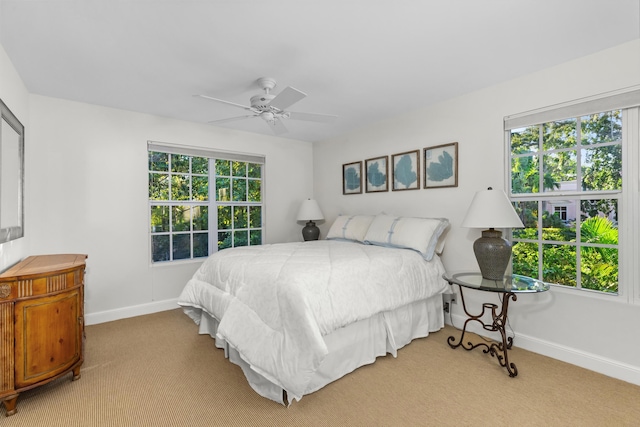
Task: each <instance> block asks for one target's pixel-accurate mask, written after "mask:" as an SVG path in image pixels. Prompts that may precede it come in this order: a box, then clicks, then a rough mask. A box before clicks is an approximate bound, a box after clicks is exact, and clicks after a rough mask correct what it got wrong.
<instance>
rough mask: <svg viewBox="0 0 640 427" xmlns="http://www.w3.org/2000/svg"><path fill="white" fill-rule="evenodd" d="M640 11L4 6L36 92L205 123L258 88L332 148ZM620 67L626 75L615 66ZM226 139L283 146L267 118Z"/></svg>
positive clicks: (56, 2)
mask: <svg viewBox="0 0 640 427" xmlns="http://www.w3.org/2000/svg"><path fill="white" fill-rule="evenodd" d="M639 20H640V0H517V1H516V0H385V1H381V0H271V1H263V0H209V1H204V0H201V1H195V0H164V1H163V0H128V1H125V0H42V1H38V0H0V43H2V46H3V47H4V49H5V50H6V52H7V54H8V55H9V57H10V59H11V61H12V62H13V64H14V66H15V67H16V69H17V70H18V73H19V74H20V76H21V77H22V79H23V80H24V82H25V85H26V86H27V89H28V90H29V91H30V92H31V93H35V94H40V95H45V96H51V97H56V98H64V99H70V100H75V101H80V102H86V103H91V104H98V105H104V106H108V107H114V108H120V109H125V110H131V111H138V112H143V113H150V114H155V115H160V116H166V117H173V118H177V119H182V120H188V121H193V122H200V123H205V122H207V121H210V120H215V119H223V118H228V117H234V116H241V115H244V114H246V112H245V111H243V110H241V109H240V108H236V107H233V106H230V105H225V104H219V103H216V102H213V101H208V100H206V99H202V98H197V97H193V95H194V94H206V95H209V96H212V97H216V98H223V99H226V100H229V101H232V102H234V103H238V104H243V105H249V98H250V97H251V96H252V95H255V94H257V93H260V92H261V91H260V89H259V88H258V86H257V84H256V82H255V81H256V79H257V78H259V77H263V76H265V77H273V78H275V79H276V80H277V82H278V86H277V87H276V88H275V89H274V91H273V93H276V94H277V93H278V92H279V90H282V89H283V88H284V87H286V86H292V87H294V88H296V89H299V90H302V91H303V92H306V93H307V94H308V96H307V98H305V99H303V100H302V101H300V102H298V103H297V104H295V105H294V106H292V107H291V108H290V110H292V111H301V112H313V113H323V114H335V115H338V116H339V119H338V120H337V121H336V122H335V123H333V124H320V123H313V122H304V121H293V120H287V121H286V126H287V128H288V129H289V133H287V134H285V135H283V136H284V137H287V138H293V139H298V140H305V141H322V140H325V139H327V138H330V137H334V136H336V135H340V134H344V133H346V132H349V131H352V130H355V129H357V128H360V127H363V126H366V125H367V124H369V123H371V122H376V121H380V120H384V119H386V118H390V117H393V116H397V115H400V114H403V113H406V112H408V111H411V110H415V109H418V108H421V107H424V106H428V105H430V104H433V103H437V102H439V101H442V100H445V99H447V98H451V97H455V96H458V95H461V94H464V93H468V92H471V91H474V90H477V89H480V88H483V87H488V86H491V85H493V84H496V83H499V82H501V81H505V80H508V79H513V78H515V77H518V76H520V75H524V74H528V73H531V72H534V71H536V70H540V69H543V68H547V67H550V66H553V65H555V64H559V63H562V62H565V61H568V60H571V59H574V58H578V57H581V56H584V55H587V54H590V53H593V52H597V51H600V50H602V49H606V48H609V47H612V46H615V45H618V44H620V43H624V42H627V41H630V40H633V39H638V38H640V23H639ZM612 65H615V64H612ZM221 126H225V127H229V128H233V129H240V130H245V131H249V132H256V133H261V134H266V135H271V134H272V133H271V130H270V129H269V128H268V126H267V125H266V124H265V123H264V122H263V121H261V120H260V119H250V120H242V121H237V122H230V123H226V124H224V125H221Z"/></svg>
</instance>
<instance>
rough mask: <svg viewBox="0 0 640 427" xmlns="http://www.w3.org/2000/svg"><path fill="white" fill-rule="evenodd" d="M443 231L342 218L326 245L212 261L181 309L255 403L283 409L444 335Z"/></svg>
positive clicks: (261, 249) (426, 223)
mask: <svg viewBox="0 0 640 427" xmlns="http://www.w3.org/2000/svg"><path fill="white" fill-rule="evenodd" d="M448 226H449V223H448V221H447V220H446V219H442V218H407V217H394V216H390V215H377V216H367V215H352V216H339V217H338V218H337V219H336V220H335V222H334V223H333V225H332V226H331V229H330V230H329V233H328V234H327V238H326V240H319V241H312V242H293V243H280V244H269V245H260V246H248V247H238V248H233V249H225V250H222V251H219V252H217V253H215V254H213V255H212V256H210V257H209V258H207V260H206V261H205V262H203V264H202V266H201V267H200V268H199V269H198V271H197V272H196V273H195V274H194V276H193V277H192V278H191V279H190V280H189V281H188V282H187V284H186V286H185V288H184V289H183V291H182V293H181V295H180V297H179V299H178V304H179V305H180V306H181V307H182V309H183V310H184V312H185V313H186V314H187V315H188V316H189V317H190V318H191V319H193V321H194V322H195V323H196V324H197V325H199V333H201V334H208V335H210V336H211V337H213V338H214V339H215V342H216V346H217V347H218V348H222V349H224V351H225V356H226V357H228V358H229V360H230V361H231V362H233V363H235V364H237V365H239V366H240V367H241V368H242V370H243V372H244V374H245V376H246V378H247V380H248V382H249V384H250V385H251V387H252V388H253V389H254V390H255V391H256V392H257V393H258V394H260V395H261V396H263V397H266V398H268V399H271V400H274V401H276V402H279V403H282V404H285V405H287V404H291V403H292V402H294V401H297V400H300V399H301V398H302V397H303V396H304V395H307V394H310V393H313V392H314V391H317V390H319V389H320V388H322V387H324V386H325V385H327V384H329V383H331V382H332V381H335V380H337V379H339V378H341V377H342V376H344V375H346V374H348V373H350V372H352V371H353V370H355V369H357V368H358V367H360V366H363V365H365V364H370V363H373V362H374V361H375V359H376V358H377V357H379V356H384V355H386V354H388V353H389V354H392V355H393V356H394V357H395V356H396V352H397V350H398V349H400V348H402V347H403V346H405V345H407V344H408V343H409V342H411V341H412V340H413V339H416V338H422V337H426V336H428V335H429V333H430V332H434V331H437V330H439V329H441V328H442V327H443V326H444V315H443V305H442V296H441V294H442V293H443V292H444V291H445V290H446V289H447V283H446V282H445V281H444V280H443V278H442V275H443V273H444V272H445V270H444V267H443V265H442V262H441V260H440V257H439V255H438V254H439V253H440V252H441V250H442V244H443V240H444V235H445V234H446V230H447V228H448Z"/></svg>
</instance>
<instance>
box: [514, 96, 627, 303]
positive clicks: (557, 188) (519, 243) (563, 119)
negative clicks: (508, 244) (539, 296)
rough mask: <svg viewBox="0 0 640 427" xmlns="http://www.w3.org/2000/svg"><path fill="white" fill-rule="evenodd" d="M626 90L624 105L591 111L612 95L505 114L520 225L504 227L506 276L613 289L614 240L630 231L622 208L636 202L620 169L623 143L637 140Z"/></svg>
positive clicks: (616, 273)
mask: <svg viewBox="0 0 640 427" xmlns="http://www.w3.org/2000/svg"><path fill="white" fill-rule="evenodd" d="M631 94H632V95H633V96H632V102H630V103H629V102H627V104H631V105H623V106H624V107H625V108H618V109H609V110H597V109H596V108H597V107H602V106H603V105H604V106H611V105H612V104H613V105H615V103H616V101H620V97H619V96H612V97H611V98H606V99H605V100H604V101H603V100H602V99H600V100H596V101H592V102H586V103H584V104H573V105H570V106H568V107H564V108H558V109H554V110H546V111H542V112H538V113H530V114H528V115H526V116H520V117H509V118H506V119H505V131H506V139H507V141H508V144H509V145H508V147H509V152H510V156H509V162H510V176H509V189H510V198H511V200H512V202H513V204H514V207H515V209H516V212H517V213H518V214H519V216H520V218H521V219H522V222H523V224H524V226H525V227H524V228H523V229H514V230H513V231H512V240H513V259H512V268H513V273H516V274H522V275H525V276H531V277H536V278H539V279H541V280H544V281H546V282H550V283H554V284H558V285H561V286H563V287H565V288H574V289H582V290H591V291H597V292H599V293H603V294H618V293H619V292H620V283H621V282H620V275H621V271H622V270H623V268H622V267H623V265H622V263H621V262H620V260H621V259H623V257H622V253H621V252H622V251H623V245H622V242H619V239H618V238H619V236H625V235H629V234H630V233H628V234H625V233H624V232H623V230H628V231H633V230H634V228H633V225H632V224H631V222H632V221H631V219H630V218H631V215H627V216H625V206H633V205H634V204H636V203H637V201H634V200H633V199H634V198H637V196H634V195H633V194H632V192H631V191H630V190H629V189H630V187H631V185H630V184H628V183H631V182H633V179H637V177H634V178H631V175H630V169H631V168H624V167H623V165H624V164H625V162H626V161H627V159H626V157H627V154H626V153H628V152H629V150H630V149H626V147H628V146H629V145H631V143H630V141H636V144H637V141H638V126H637V117H638V108H637V107H635V106H634V104H635V105H638V104H640V91H634V92H632V93H631ZM628 95H629V94H628V93H627V94H625V96H626V98H625V99H627V98H628ZM625 102H626V101H624V100H623V102H621V103H622V104H624V103H625ZM594 111H595V112H594ZM567 112H570V113H571V114H572V115H571V116H569V114H567ZM554 116H555V117H556V118H554ZM541 119H544V121H541ZM635 169H637V165H636V166H635ZM626 211H627V212H628V208H626ZM625 221H626V222H625ZM636 234H637V231H636ZM635 240H638V237H637V236H636V237H635ZM632 246H633V245H627V246H626V247H632ZM628 270H631V267H629V268H628Z"/></svg>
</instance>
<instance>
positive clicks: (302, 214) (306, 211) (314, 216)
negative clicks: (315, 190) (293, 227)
mask: <svg viewBox="0 0 640 427" xmlns="http://www.w3.org/2000/svg"><path fill="white" fill-rule="evenodd" d="M321 219H324V216H323V215H322V211H321V210H320V206H318V202H316V201H315V200H314V199H307V200H305V201H304V202H302V205H300V210H299V211H298V221H319V220H321Z"/></svg>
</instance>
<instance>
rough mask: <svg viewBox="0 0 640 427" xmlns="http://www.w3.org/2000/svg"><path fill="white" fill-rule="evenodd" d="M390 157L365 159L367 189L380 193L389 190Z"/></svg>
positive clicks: (367, 190) (369, 191) (368, 191)
mask: <svg viewBox="0 0 640 427" xmlns="http://www.w3.org/2000/svg"><path fill="white" fill-rule="evenodd" d="M388 160H389V158H388V156H382V157H376V158H374V159H367V160H365V161H364V176H365V177H366V178H365V187H364V188H365V191H366V192H367V193H378V192H381V191H389V162H388Z"/></svg>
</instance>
